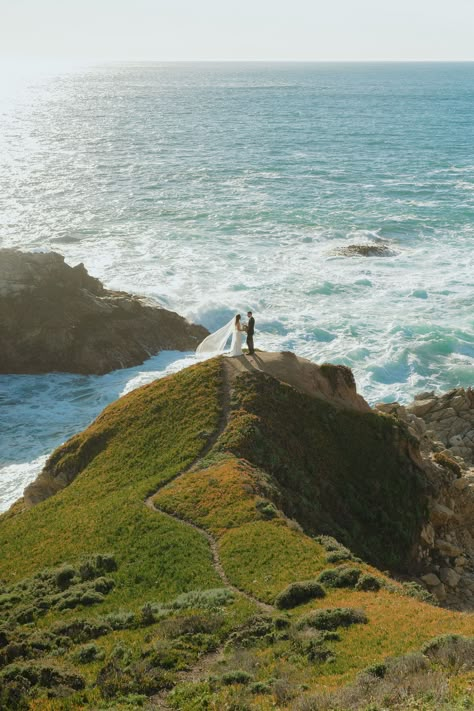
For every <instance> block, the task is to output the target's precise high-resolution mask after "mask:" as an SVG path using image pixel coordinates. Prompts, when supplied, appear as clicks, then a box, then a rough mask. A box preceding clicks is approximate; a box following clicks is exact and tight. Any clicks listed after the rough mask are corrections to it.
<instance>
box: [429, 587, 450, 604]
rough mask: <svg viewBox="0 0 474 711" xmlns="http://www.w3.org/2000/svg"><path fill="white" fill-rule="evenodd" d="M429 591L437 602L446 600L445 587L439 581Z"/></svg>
mask: <svg viewBox="0 0 474 711" xmlns="http://www.w3.org/2000/svg"><path fill="white" fill-rule="evenodd" d="M431 592H432V593H433V595H434V596H435V597H436V599H437V600H438V601H439V602H444V600H446V597H447V594H446V588H445V587H444V585H443V583H440V584H439V585H437V586H436V587H435V588H432V590H431Z"/></svg>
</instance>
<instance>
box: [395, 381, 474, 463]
mask: <svg viewBox="0 0 474 711" xmlns="http://www.w3.org/2000/svg"><path fill="white" fill-rule="evenodd" d="M407 411H408V412H409V413H412V414H413V415H416V416H417V417H420V418H421V419H422V420H423V422H424V423H425V425H426V430H427V434H428V436H429V437H431V438H432V439H435V440H438V441H440V442H442V443H443V444H444V446H445V448H446V450H447V451H449V453H450V455H451V456H456V457H462V459H463V460H464V461H465V462H466V463H467V464H471V465H474V391H473V390H472V388H467V390H465V389H464V388H456V389H454V390H450V391H449V392H448V393H445V394H444V395H438V396H437V395H435V394H434V392H429V393H421V394H420V395H418V396H417V397H416V398H415V401H414V402H413V403H412V404H411V405H409V406H408V407H407Z"/></svg>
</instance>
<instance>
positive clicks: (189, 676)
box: [145, 361, 275, 710]
mask: <svg viewBox="0 0 474 711" xmlns="http://www.w3.org/2000/svg"><path fill="white" fill-rule="evenodd" d="M222 368H223V392H222V414H221V418H220V421H219V424H218V427H217V429H216V431H215V432H214V433H213V434H212V436H211V437H210V438H209V440H208V442H207V444H206V446H205V447H204V449H203V451H202V452H201V453H200V454H199V455H198V456H197V457H196V458H195V459H194V460H193V461H192V462H191V464H189V466H187V467H186V468H185V469H183V470H182V471H181V472H178V474H176V475H175V476H174V477H172V478H171V479H168V481H166V482H165V483H163V484H162V486H160V487H159V488H158V489H157V490H156V491H155V492H154V493H153V494H151V496H149V497H148V498H147V499H145V505H146V506H147V507H148V508H149V509H150V510H151V511H154V512H156V513H159V514H162V515H163V516H167V517H168V518H171V519H173V520H174V521H178V523H182V524H184V525H185V526H189V527H190V528H192V529H194V530H195V531H197V532H198V533H199V534H200V535H201V536H203V537H204V538H206V540H207V541H208V543H209V547H210V549H211V554H212V565H213V567H214V570H215V571H216V573H217V574H218V575H219V577H220V579H221V580H222V582H223V583H224V585H225V587H227V588H229V589H230V590H232V591H233V592H234V593H235V594H236V595H240V596H241V597H244V598H246V599H247V600H249V602H252V603H253V604H254V605H256V606H257V607H258V608H259V609H260V610H262V612H265V613H271V612H274V610H275V608H274V607H273V606H272V605H268V604H267V603H265V602H262V601H261V600H259V599H258V598H256V597H254V596H253V595H251V594H250V593H247V592H245V590H240V589H239V588H238V587H236V586H235V585H233V584H232V583H231V582H230V580H229V578H228V577H227V575H226V572H225V570H224V566H223V565H222V561H221V559H220V556H219V547H218V543H217V540H216V539H215V538H214V536H213V535H212V534H210V533H209V532H208V531H206V530H205V529H204V528H201V527H200V526H197V525H196V524H195V523H193V522H192V521H189V520H187V519H184V518H182V517H181V516H178V515H177V514H173V513H169V512H168V511H165V510H164V509H162V508H161V507H160V506H157V505H156V504H155V502H154V501H153V497H154V496H156V494H157V493H158V492H159V491H161V490H162V489H165V488H166V487H168V486H169V485H170V484H171V483H172V482H174V481H176V480H177V479H179V478H180V477H182V476H185V475H186V474H188V473H189V472H191V471H194V470H196V469H198V468H199V464H200V462H201V461H202V460H203V459H204V458H205V457H206V456H207V455H208V454H209V452H210V451H211V450H212V448H213V447H214V445H215V443H216V442H217V440H218V439H219V437H220V436H221V435H222V433H223V432H224V430H225V429H226V427H227V425H228V422H229V417H230V394H231V373H230V369H229V367H228V365H227V363H226V362H225V361H224V362H223V365H222ZM224 647H225V642H223V643H222V644H221V645H220V647H218V648H217V649H216V650H215V651H213V652H210V653H209V654H205V655H204V656H202V657H201V658H200V659H199V660H198V661H197V663H196V664H195V665H194V666H193V667H192V668H191V669H188V670H185V671H181V672H179V673H178V675H177V680H176V683H180V682H182V681H197V680H199V679H200V678H202V676H203V674H204V673H205V672H206V671H207V670H208V669H210V668H211V667H212V666H213V665H214V664H215V663H217V662H218V661H219V659H222V658H223V653H224ZM170 691H171V689H164V690H163V691H161V692H159V693H158V694H155V695H154V696H153V697H151V699H150V702H151V704H152V706H153V708H155V709H163V710H170V709H171V707H170V706H168V704H167V703H166V697H167V696H168V694H169V693H170Z"/></svg>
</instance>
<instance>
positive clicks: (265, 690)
mask: <svg viewBox="0 0 474 711" xmlns="http://www.w3.org/2000/svg"><path fill="white" fill-rule="evenodd" d="M249 691H250V693H251V694H271V693H272V687H271V686H270V685H269V684H265V682H263V681H254V682H252V684H250V685H249Z"/></svg>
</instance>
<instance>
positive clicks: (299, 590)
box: [275, 580, 326, 609]
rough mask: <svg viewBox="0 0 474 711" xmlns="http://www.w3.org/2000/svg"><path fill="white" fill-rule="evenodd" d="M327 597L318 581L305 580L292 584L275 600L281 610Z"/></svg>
mask: <svg viewBox="0 0 474 711" xmlns="http://www.w3.org/2000/svg"><path fill="white" fill-rule="evenodd" d="M325 595H326V593H325V592H324V588H323V587H322V586H321V585H320V584H319V583H318V582H317V581H316V580H304V581H302V582H297V583H291V585H288V587H286V588H285V589H284V590H282V591H281V593H279V595H277V596H276V598H275V605H276V607H279V608H281V609H289V608H291V607H297V605H302V604H303V603H304V602H308V601H309V600H314V599H315V598H318V597H324V596H325Z"/></svg>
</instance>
